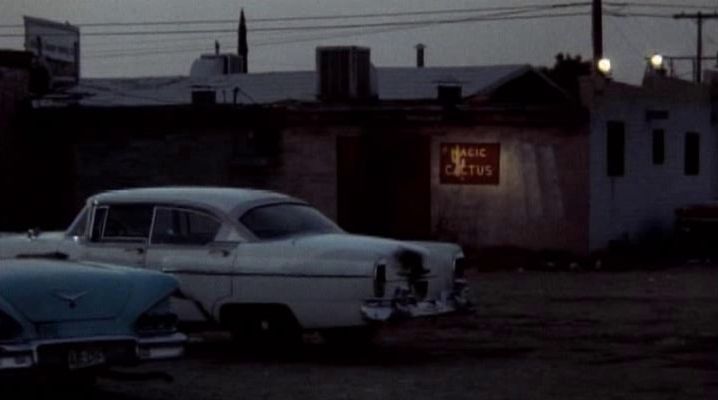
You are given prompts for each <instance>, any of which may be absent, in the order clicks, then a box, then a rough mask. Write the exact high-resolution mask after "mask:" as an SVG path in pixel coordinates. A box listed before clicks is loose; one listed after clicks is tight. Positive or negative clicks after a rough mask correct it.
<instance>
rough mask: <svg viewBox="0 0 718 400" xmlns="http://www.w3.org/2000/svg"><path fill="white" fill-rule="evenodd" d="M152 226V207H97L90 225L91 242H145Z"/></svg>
mask: <svg viewBox="0 0 718 400" xmlns="http://www.w3.org/2000/svg"><path fill="white" fill-rule="evenodd" d="M151 224H152V206H150V205H146V204H120V205H110V206H103V207H97V208H96V209H95V216H94V218H93V224H92V236H91V240H92V241H93V242H128V241H129V242H135V241H143V240H147V238H148V237H149V234H150V225H151Z"/></svg>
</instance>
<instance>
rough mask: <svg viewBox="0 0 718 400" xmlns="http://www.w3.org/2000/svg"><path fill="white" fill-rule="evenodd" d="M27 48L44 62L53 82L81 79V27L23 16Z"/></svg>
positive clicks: (65, 82) (55, 84)
mask: <svg viewBox="0 0 718 400" xmlns="http://www.w3.org/2000/svg"><path fill="white" fill-rule="evenodd" d="M24 20H25V50H28V51H30V52H32V53H33V54H35V55H36V56H37V57H38V59H39V60H40V61H41V62H43V63H45V64H46V66H47V68H48V70H49V71H48V72H49V73H50V79H51V83H52V85H53V86H57V85H63V84H75V83H77V82H78V81H79V79H80V28H78V27H77V26H73V25H70V24H69V23H64V24H63V23H60V22H54V21H49V20H46V19H41V18H35V17H27V16H26V17H24Z"/></svg>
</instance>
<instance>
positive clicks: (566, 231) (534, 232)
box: [431, 126, 588, 254]
mask: <svg viewBox="0 0 718 400" xmlns="http://www.w3.org/2000/svg"><path fill="white" fill-rule="evenodd" d="M452 142H460V143H500V145H501V156H500V182H499V184H498V185H447V184H441V183H440V180H439V165H440V163H439V157H440V155H439V149H440V146H441V143H452ZM431 154H432V175H431V181H432V183H431V184H432V224H433V229H434V231H435V233H436V235H437V236H439V237H441V236H445V237H446V238H447V239H450V240H456V241H458V242H459V243H461V244H462V245H464V246H468V247H471V248H482V247H491V246H505V245H510V246H518V247H524V248H528V249H533V250H541V249H551V250H567V251H572V252H575V253H579V254H583V253H586V251H587V247H588V237H587V230H586V226H587V224H588V196H587V193H588V185H587V181H588V136H587V135H586V134H575V133H573V134H569V133H568V132H566V131H562V130H558V129H540V128H528V127H527V128H518V127H500V126H496V127H491V126H481V127H472V128H465V129H453V130H451V131H445V132H437V133H435V134H434V135H432V149H431Z"/></svg>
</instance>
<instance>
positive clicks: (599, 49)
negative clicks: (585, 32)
mask: <svg viewBox="0 0 718 400" xmlns="http://www.w3.org/2000/svg"><path fill="white" fill-rule="evenodd" d="M591 14H592V26H593V30H592V31H593V65H594V67H595V66H596V63H598V61H599V60H600V59H602V58H603V5H602V4H601V0H593V9H592V13H591Z"/></svg>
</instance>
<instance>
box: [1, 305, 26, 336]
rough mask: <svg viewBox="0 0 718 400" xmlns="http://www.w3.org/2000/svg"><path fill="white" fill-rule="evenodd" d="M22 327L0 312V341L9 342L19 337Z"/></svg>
mask: <svg viewBox="0 0 718 400" xmlns="http://www.w3.org/2000/svg"><path fill="white" fill-rule="evenodd" d="M21 332H22V327H21V326H20V324H18V323H17V321H15V320H14V319H12V318H10V316H8V315H7V314H5V313H2V312H0V340H11V339H15V338H17V337H18V336H20V333H21Z"/></svg>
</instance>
